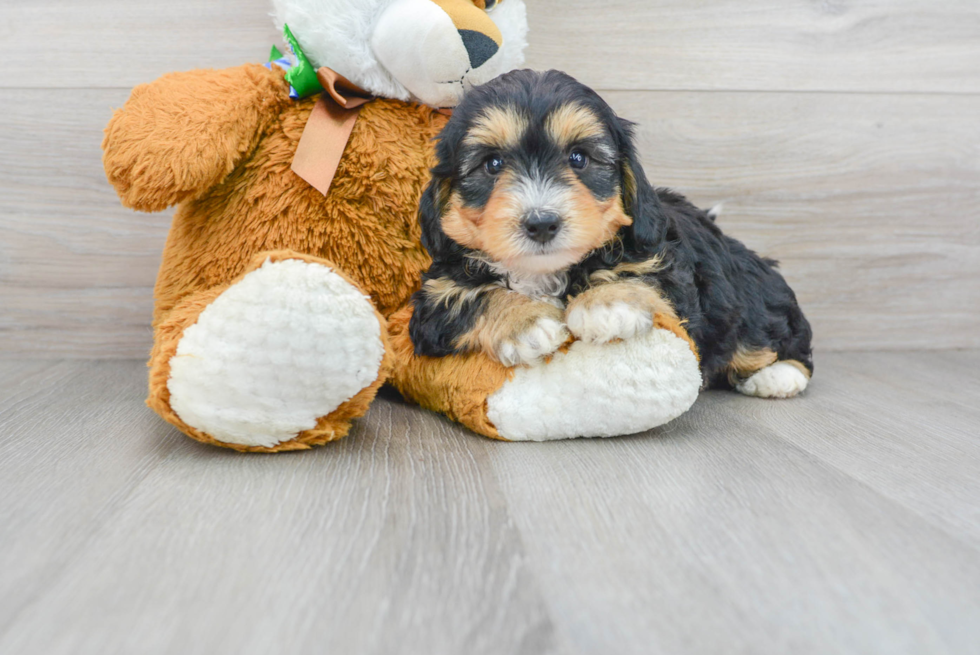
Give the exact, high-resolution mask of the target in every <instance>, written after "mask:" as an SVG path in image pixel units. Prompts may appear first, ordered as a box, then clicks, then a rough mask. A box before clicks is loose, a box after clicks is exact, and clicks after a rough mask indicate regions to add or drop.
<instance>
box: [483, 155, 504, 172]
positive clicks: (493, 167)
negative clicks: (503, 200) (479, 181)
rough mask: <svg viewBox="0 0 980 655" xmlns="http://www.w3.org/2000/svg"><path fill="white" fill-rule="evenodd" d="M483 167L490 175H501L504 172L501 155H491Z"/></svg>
mask: <svg viewBox="0 0 980 655" xmlns="http://www.w3.org/2000/svg"><path fill="white" fill-rule="evenodd" d="M483 167H484V168H485V169H486V171H487V173H489V174H490V175H499V174H500V171H502V170H504V160H503V158H502V157H501V156H500V155H490V156H489V157H487V161H486V162H485V163H484V164H483Z"/></svg>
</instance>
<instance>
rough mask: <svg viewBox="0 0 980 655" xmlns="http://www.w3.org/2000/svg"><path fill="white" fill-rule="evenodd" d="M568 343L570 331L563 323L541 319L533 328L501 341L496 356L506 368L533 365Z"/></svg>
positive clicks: (495, 351) (496, 349)
mask: <svg viewBox="0 0 980 655" xmlns="http://www.w3.org/2000/svg"><path fill="white" fill-rule="evenodd" d="M566 341H568V330H566V329H565V326H564V325H563V324H562V323H561V321H558V320H555V319H553V318H548V317H541V318H539V319H537V320H536V321H535V322H534V323H533V324H532V325H531V327H529V328H527V329H525V330H522V331H520V332H518V333H516V334H514V335H513V336H511V337H509V338H507V339H504V340H503V341H501V342H500V343H499V344H498V345H497V346H496V348H494V354H495V355H496V357H497V360H498V361H499V362H500V363H501V364H503V365H504V366H518V365H521V364H525V365H533V364H536V363H538V362H539V361H541V358H542V357H545V356H546V355H550V354H551V353H553V352H555V351H557V350H558V349H559V348H561V346H562V344H564V343H565V342H566Z"/></svg>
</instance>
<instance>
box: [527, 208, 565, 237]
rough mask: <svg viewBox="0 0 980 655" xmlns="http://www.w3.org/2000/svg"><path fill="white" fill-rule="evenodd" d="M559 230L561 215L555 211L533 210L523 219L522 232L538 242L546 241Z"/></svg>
mask: <svg viewBox="0 0 980 655" xmlns="http://www.w3.org/2000/svg"><path fill="white" fill-rule="evenodd" d="M559 232H561V216H559V215H558V214H556V213H555V212H533V213H531V214H530V215H529V216H528V217H527V218H525V219H524V233H525V234H527V236H528V238H530V239H531V240H532V241H537V242H538V243H548V242H549V241H551V240H552V239H554V238H555V236H557V235H558V233H559Z"/></svg>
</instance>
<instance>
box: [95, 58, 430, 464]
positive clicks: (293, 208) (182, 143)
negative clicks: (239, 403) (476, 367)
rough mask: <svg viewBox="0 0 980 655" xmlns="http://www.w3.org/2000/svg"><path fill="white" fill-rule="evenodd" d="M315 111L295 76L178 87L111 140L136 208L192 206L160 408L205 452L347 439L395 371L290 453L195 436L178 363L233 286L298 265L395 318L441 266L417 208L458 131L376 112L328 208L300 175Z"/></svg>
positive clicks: (160, 286)
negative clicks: (432, 257) (273, 259)
mask: <svg viewBox="0 0 980 655" xmlns="http://www.w3.org/2000/svg"><path fill="white" fill-rule="evenodd" d="M314 102H315V99H313V98H311V99H308V100H304V101H295V100H291V99H290V98H289V97H288V85H287V84H286V83H285V81H284V80H283V73H282V72H281V71H279V70H269V69H267V68H265V67H264V66H259V65H246V66H241V67H238V68H234V69H228V70H223V71H194V72H190V73H175V74H172V75H167V76H165V77H163V78H161V79H160V80H158V81H157V82H155V83H153V84H151V85H144V86H141V87H139V88H137V89H136V90H135V91H134V93H133V96H132V97H131V98H130V100H129V101H128V102H127V103H126V105H125V106H124V107H123V109H121V110H119V111H117V112H116V114H115V116H114V117H113V119H112V121H111V122H110V124H109V126H108V128H107V130H106V138H105V142H104V149H105V154H104V163H105V168H106V172H107V175H108V177H109V180H110V181H111V182H112V183H113V185H114V186H115V187H116V189H117V191H118V192H119V195H120V197H121V198H122V199H123V202H124V204H126V205H127V206H130V207H133V208H135V209H141V210H144V211H156V210H160V209H163V208H165V207H167V206H168V205H171V204H175V203H180V206H179V208H178V210H177V213H176V214H175V216H174V219H173V225H172V227H171V231H170V235H169V237H168V239H167V245H166V248H165V250H164V253H163V262H162V264H161V267H160V274H159V277H158V279H157V285H156V289H155V296H156V306H155V309H154V329H155V335H156V336H155V342H156V346H155V349H154V355H153V358H152V359H151V377H150V404H151V406H153V407H154V409H156V410H157V411H158V412H160V414H161V415H162V416H164V418H166V419H167V420H169V421H171V422H172V423H174V424H175V425H178V426H179V427H181V429H183V430H184V431H185V432H187V433H188V434H190V435H191V436H193V437H195V438H197V439H199V440H201V441H206V442H208V443H220V444H221V445H228V446H230V447H236V448H242V449H258V450H262V449H263V448H265V449H272V450H285V449H293V448H296V447H303V446H305V445H309V444H313V443H322V442H323V441H326V440H330V439H334V438H337V436H342V435H343V434H346V432H347V430H348V429H349V421H350V418H351V417H353V416H358V415H360V414H363V412H364V411H366V410H367V406H368V404H369V403H370V399H371V398H373V397H374V393H375V392H376V390H377V388H378V387H379V386H380V384H381V383H382V382H383V380H384V378H385V377H386V371H387V370H388V369H386V368H383V369H380V370H379V372H378V375H377V379H375V380H372V381H371V384H368V385H367V386H365V390H364V392H363V393H359V394H357V395H356V396H355V398H354V399H352V401H351V402H352V403H353V404H347V405H344V406H343V407H341V408H340V409H339V410H336V411H334V412H332V413H331V414H330V418H329V420H326V422H325V423H324V422H323V421H321V423H322V426H321V428H317V429H316V430H312V431H305V432H304V433H303V434H298V435H297V436H295V437H294V438H292V439H286V440H285V441H283V442H282V443H280V444H279V445H278V446H272V447H268V446H263V447H256V448H252V444H249V443H238V444H230V443H227V442H225V441H223V440H222V439H219V438H218V437H217V436H216V435H212V434H209V433H207V431H205V430H202V429H200V428H199V427H194V426H190V425H188V424H187V423H186V422H185V421H183V420H181V419H180V418H179V417H178V416H177V414H176V413H175V411H174V410H173V408H172V407H171V406H170V404H169V399H170V396H169V391H168V390H167V388H166V387H167V383H168V379H169V375H170V366H169V358H170V357H173V356H174V355H175V354H176V352H177V345H178V342H179V340H180V339H181V337H182V336H183V330H184V329H186V328H188V327H190V326H191V325H193V324H194V323H195V322H196V321H197V319H198V315H199V314H200V313H201V312H203V311H204V310H205V309H206V308H207V307H208V305H209V304H210V303H211V302H213V301H214V300H215V299H217V298H218V296H219V295H220V292H221V291H223V290H225V289H227V288H228V287H229V286H230V283H231V282H232V281H233V280H236V279H240V278H241V277H242V276H243V275H244V274H245V273H246V272H247V271H249V270H254V269H255V268H257V267H258V266H260V265H261V263H262V262H264V261H265V260H266V259H267V258H268V257H269V256H270V255H274V254H276V253H281V252H283V251H288V252H290V253H293V255H294V256H296V257H298V258H301V259H303V260H304V261H305V260H306V259H307V258H311V259H310V261H315V262H317V263H320V264H323V265H325V266H328V267H329V268H330V269H331V270H334V271H337V272H339V273H342V274H343V276H344V277H345V279H348V280H349V281H350V282H351V284H352V285H353V286H354V287H355V288H357V289H358V290H359V291H360V292H363V293H364V294H366V295H367V296H369V297H370V299H371V302H372V303H373V305H374V306H375V307H376V308H377V310H378V312H379V314H380V315H381V316H387V315H389V314H391V313H392V312H394V311H395V310H396V309H398V308H399V307H401V306H403V305H404V304H405V302H406V300H407V299H408V298H409V296H410V295H411V293H412V292H413V291H415V290H416V289H417V288H418V287H419V284H420V278H421V274H422V271H423V270H424V269H425V267H426V266H427V265H428V263H429V258H428V255H427V254H426V253H425V251H424V249H423V248H422V247H421V244H420V243H419V239H420V232H419V227H418V222H417V220H416V208H417V205H418V199H419V196H420V194H421V191H422V188H423V186H424V183H425V181H426V178H427V169H428V168H429V166H430V165H431V163H432V146H431V139H432V138H433V137H434V136H435V135H436V134H437V133H438V131H439V130H440V128H441V127H442V126H443V125H444V124H445V122H446V117H445V116H443V115H442V114H439V113H437V112H434V111H433V110H432V109H431V108H428V107H424V106H420V105H415V104H408V103H404V102H401V101H398V100H375V101H373V102H371V103H368V104H367V105H366V106H365V107H364V108H363V109H362V110H361V115H360V117H359V119H358V121H357V124H356V125H355V127H354V132H353V134H352V135H351V140H350V143H349V145H348V148H347V150H346V152H345V155H344V157H343V159H342V160H341V162H340V167H339V169H338V172H337V176H336V178H335V180H334V184H333V187H332V188H331V190H330V194H329V195H328V196H327V197H324V196H323V195H321V194H320V193H318V192H317V191H316V190H315V189H313V188H312V187H310V186H309V185H308V184H307V183H306V182H304V181H303V180H301V179H300V178H298V177H297V176H296V175H294V174H293V173H292V172H291V171H290V165H291V162H292V157H293V153H294V152H295V150H296V145H297V143H298V142H299V138H300V136H301V135H302V133H303V128H304V126H305V124H306V118H307V117H308V116H309V113H310V111H311V110H312V107H313V103H314ZM381 171H383V172H384V174H383V175H379V172H381ZM282 292H283V293H287V292H288V289H283V291H282ZM241 320H242V321H244V322H255V321H256V320H257V319H253V318H250V316H249V315H248V314H246V315H244V316H242V318H241ZM384 338H385V339H386V338H387V335H386V334H385V336H384ZM350 375H351V376H352V379H353V378H357V373H356V371H353V372H351V373H350ZM334 382H335V383H336V385H337V386H338V388H339V387H343V382H342V381H341V380H334ZM213 383H214V384H219V381H218V380H214V381H213ZM355 406H356V411H353V408H354V407H355ZM226 409H227V408H226ZM345 417H346V418H345Z"/></svg>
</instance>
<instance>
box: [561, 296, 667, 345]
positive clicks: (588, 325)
mask: <svg viewBox="0 0 980 655" xmlns="http://www.w3.org/2000/svg"><path fill="white" fill-rule="evenodd" d="M565 321H566V323H567V324H568V329H569V330H571V331H572V334H574V335H575V336H576V337H578V338H579V339H581V340H582V341H586V342H589V343H608V342H609V341H613V340H614V339H629V338H631V337H635V336H638V335H641V334H646V333H647V332H649V331H650V328H652V327H653V314H652V313H651V311H650V308H648V307H634V306H632V305H629V304H627V303H625V302H621V301H619V302H613V303H609V304H605V303H602V304H592V305H573V306H572V307H571V308H570V309H569V310H568V314H567V315H566V316H565Z"/></svg>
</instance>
